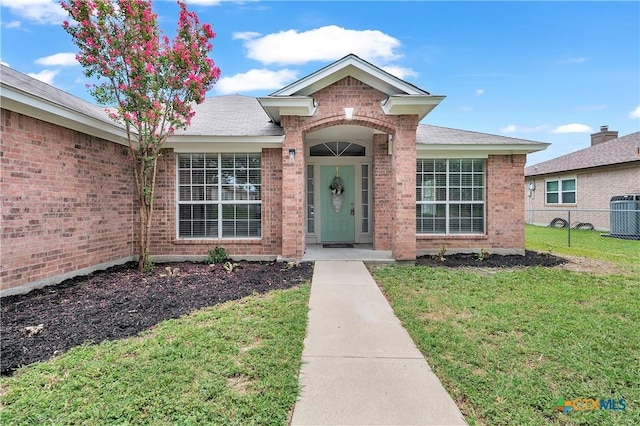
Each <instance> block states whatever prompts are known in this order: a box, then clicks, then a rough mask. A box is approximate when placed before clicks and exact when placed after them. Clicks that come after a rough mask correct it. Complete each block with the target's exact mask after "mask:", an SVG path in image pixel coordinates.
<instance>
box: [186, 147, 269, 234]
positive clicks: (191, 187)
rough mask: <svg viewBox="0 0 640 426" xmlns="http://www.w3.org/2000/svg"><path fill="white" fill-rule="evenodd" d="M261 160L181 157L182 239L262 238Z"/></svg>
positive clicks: (232, 156)
mask: <svg viewBox="0 0 640 426" xmlns="http://www.w3.org/2000/svg"><path fill="white" fill-rule="evenodd" d="M261 215H262V170H261V158H260V154H178V237H179V238H220V237H222V238H247V237H251V238H255V237H260V236H261V234H262V228H261V217H262V216H261Z"/></svg>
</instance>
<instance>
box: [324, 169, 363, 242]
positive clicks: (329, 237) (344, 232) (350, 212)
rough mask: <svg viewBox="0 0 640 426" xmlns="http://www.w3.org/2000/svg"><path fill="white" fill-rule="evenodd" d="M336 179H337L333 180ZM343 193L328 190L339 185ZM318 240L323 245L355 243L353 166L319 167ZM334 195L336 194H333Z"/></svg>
mask: <svg viewBox="0 0 640 426" xmlns="http://www.w3.org/2000/svg"><path fill="white" fill-rule="evenodd" d="M336 177H338V178H339V179H335V178H336ZM340 180H342V184H343V185H342V186H343V189H344V191H343V192H342V193H341V194H337V192H339V191H332V190H331V189H330V187H331V185H332V183H334V184H335V183H337V184H340ZM320 183H321V185H320V205H321V210H320V211H321V214H322V219H321V224H320V238H321V239H322V242H323V243H335V242H339V243H344V242H348V243H352V242H354V241H355V213H354V207H355V205H354V194H355V190H354V179H353V166H320ZM334 186H335V185H334ZM334 193H336V194H334Z"/></svg>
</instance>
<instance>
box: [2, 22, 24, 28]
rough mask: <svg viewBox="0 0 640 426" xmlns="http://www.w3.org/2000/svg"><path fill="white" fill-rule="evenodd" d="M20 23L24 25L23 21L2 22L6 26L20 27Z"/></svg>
mask: <svg viewBox="0 0 640 426" xmlns="http://www.w3.org/2000/svg"><path fill="white" fill-rule="evenodd" d="M20 25H22V22H20V21H10V22H3V23H2V26H3V27H5V28H20Z"/></svg>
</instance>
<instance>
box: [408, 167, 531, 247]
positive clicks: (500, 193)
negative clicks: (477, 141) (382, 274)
mask: <svg viewBox="0 0 640 426" xmlns="http://www.w3.org/2000/svg"><path fill="white" fill-rule="evenodd" d="M525 159H526V156H525V155H520V154H517V155H490V156H489V158H488V159H487V171H486V173H487V182H486V184H487V195H486V229H487V232H486V235H474V236H461V235H452V236H446V237H430V236H422V235H421V236H419V237H418V249H419V250H428V251H429V252H437V251H438V250H439V249H440V247H442V246H443V245H444V246H446V247H447V249H450V250H464V249H467V250H466V251H479V250H480V249H481V248H484V249H487V250H488V251H489V252H491V251H492V249H494V250H493V251H494V252H497V251H499V252H512V253H515V252H518V253H522V252H523V250H524V199H523V197H522V188H523V187H524V163H525ZM520 212H522V213H520Z"/></svg>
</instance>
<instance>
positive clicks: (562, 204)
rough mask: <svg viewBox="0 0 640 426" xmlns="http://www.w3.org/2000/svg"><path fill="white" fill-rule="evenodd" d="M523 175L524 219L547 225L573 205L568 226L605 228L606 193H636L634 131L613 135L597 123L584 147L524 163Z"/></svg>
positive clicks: (639, 185) (639, 144)
mask: <svg viewBox="0 0 640 426" xmlns="http://www.w3.org/2000/svg"><path fill="white" fill-rule="evenodd" d="M525 176H526V189H525V204H526V207H525V208H526V209H527V210H528V213H527V222H530V223H533V224H536V225H549V224H550V223H551V221H553V220H554V219H555V218H558V217H559V218H566V217H567V216H566V213H567V211H568V210H574V211H575V213H574V214H573V216H572V217H573V218H572V220H571V224H570V225H572V226H575V224H577V223H588V224H591V225H593V227H594V228H595V229H599V230H604V231H608V230H609V225H610V216H609V213H608V212H607V210H608V209H609V208H610V201H611V198H612V197H615V196H621V195H632V194H640V132H635V133H631V134H629V135H626V136H622V137H618V132H617V131H611V130H609V127H608V126H602V127H601V128H600V131H599V132H597V133H594V134H592V135H591V146H589V147H588V148H584V149H581V150H579V151H575V152H572V153H570V154H567V155H563V156H561V157H558V158H554V159H552V160H549V161H545V162H542V163H539V164H535V165H533V166H529V167H527V168H526V169H525ZM586 210H591V211H590V212H587V211H586ZM568 225H569V224H568Z"/></svg>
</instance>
